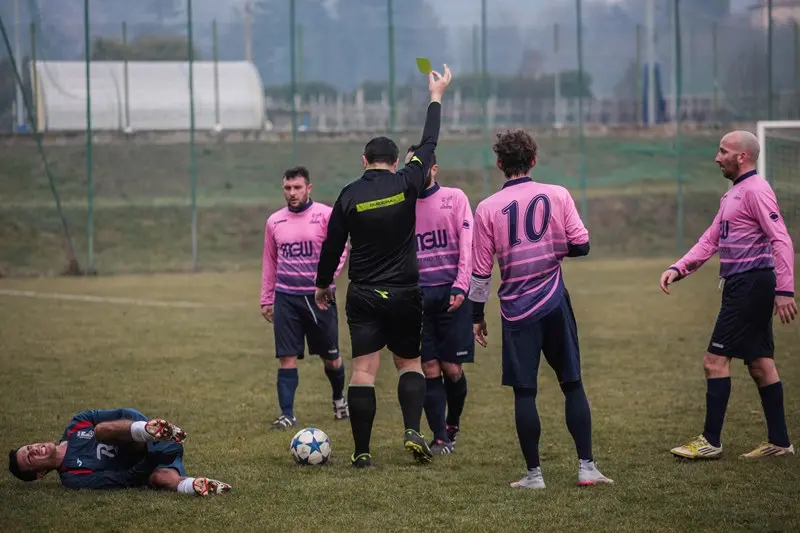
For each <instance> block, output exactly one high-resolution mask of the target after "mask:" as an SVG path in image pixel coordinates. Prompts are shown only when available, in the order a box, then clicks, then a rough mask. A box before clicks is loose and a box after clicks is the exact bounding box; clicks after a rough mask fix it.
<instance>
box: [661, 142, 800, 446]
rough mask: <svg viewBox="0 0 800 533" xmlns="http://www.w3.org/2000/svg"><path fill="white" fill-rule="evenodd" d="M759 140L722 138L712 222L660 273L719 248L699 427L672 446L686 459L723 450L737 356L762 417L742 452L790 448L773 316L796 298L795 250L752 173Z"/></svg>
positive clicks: (790, 310)
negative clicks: (757, 438) (720, 183)
mask: <svg viewBox="0 0 800 533" xmlns="http://www.w3.org/2000/svg"><path fill="white" fill-rule="evenodd" d="M759 150H760V148H759V145H758V140H757V139H756V137H755V136H754V135H753V134H752V133H749V132H746V131H734V132H731V133H729V134H727V135H725V137H723V138H722V141H720V144H719V152H718V153H717V157H716V159H715V160H714V161H715V162H716V163H717V164H718V165H719V167H720V169H721V170H722V175H723V176H725V178H727V179H729V180H731V181H732V182H733V186H732V187H731V188H730V189H729V190H728V192H727V193H726V194H725V195H723V196H722V200H721V201H720V208H719V212H718V213H717V216H716V217H715V218H714V222H713V223H712V224H711V227H710V228H708V229H707V230H706V232H705V233H703V235H702V236H701V237H700V240H699V241H698V242H697V244H695V245H694V247H692V249H691V250H689V252H688V253H687V254H686V255H685V256H683V257H682V258H681V260H680V261H678V262H677V263H675V264H674V265H672V266H671V267H669V269H668V270H666V271H665V272H664V273H663V274H661V290H662V291H664V292H665V293H666V294H669V289H668V287H669V285H671V284H672V283H675V282H676V281H678V280H681V279H683V278H685V277H686V276H688V275H689V274H691V273H692V272H695V271H697V270H698V269H699V268H700V267H701V266H702V265H703V263H705V262H706V261H707V260H708V259H709V258H710V257H711V256H712V255H714V253H715V252H719V258H720V278H721V283H724V289H723V291H722V306H721V308H720V311H719V315H718V316H717V323H716V325H715V326H714V331H713V333H712V334H711V341H710V342H709V345H708V349H707V352H706V355H705V360H704V362H703V366H704V368H705V374H706V380H707V387H708V388H707V392H706V420H705V428H704V430H703V434H702V435H700V436H698V437H696V438H694V439H693V440H691V441H690V442H688V443H686V444H684V445H683V446H678V447H677V448H673V449H672V450H671V452H672V453H673V454H674V455H676V456H679V457H683V458H686V459H711V458H715V457H719V456H720V455H721V454H722V441H721V434H722V423H723V420H724V418H725V410H726V408H727V405H728V398H729V396H730V393H731V377H730V372H731V371H730V365H731V359H741V360H743V361H744V363H745V364H746V365H747V367H748V369H749V370H750V376H752V378H753V381H755V383H756V385H757V386H758V392H759V395H760V396H761V405H762V407H763V409H764V416H765V417H766V420H767V435H768V436H767V441H766V442H764V443H762V444H760V445H759V446H758V447H756V449H754V450H753V451H751V452H749V453H746V454H744V455H742V457H743V458H746V459H757V458H761V457H778V456H785V455H794V446H792V444H791V442H790V441H789V434H788V431H787V430H786V418H785V416H784V411H783V387H782V385H781V381H780V377H778V371H777V370H776V368H775V361H774V355H775V345H774V342H773V338H772V316H773V313H774V314H775V315H778V316H780V319H781V322H783V323H784V324H789V323H790V322H792V321H793V320H794V318H795V316H796V315H797V305H796V304H795V300H794V272H793V270H794V250H793V249H792V240H791V238H790V237H789V234H788V233H787V231H786V226H785V225H784V222H783V217H782V216H781V213H780V208H779V207H778V201H777V199H776V198H775V193H774V192H773V191H772V188H771V187H770V186H769V183H767V181H766V180H765V179H764V178H763V177H762V176H759V175H758V174H757V173H756V170H755V168H756V161H758V154H759Z"/></svg>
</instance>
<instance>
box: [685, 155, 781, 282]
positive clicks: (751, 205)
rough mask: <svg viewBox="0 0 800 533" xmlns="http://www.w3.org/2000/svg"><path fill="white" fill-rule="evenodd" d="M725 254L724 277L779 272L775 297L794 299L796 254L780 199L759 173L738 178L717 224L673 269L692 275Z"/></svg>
mask: <svg viewBox="0 0 800 533" xmlns="http://www.w3.org/2000/svg"><path fill="white" fill-rule="evenodd" d="M715 252H719V261H720V267H719V275H720V277H721V278H726V279H727V278H730V277H731V276H734V275H736V274H742V273H744V272H750V271H753V270H772V269H775V275H776V278H777V280H776V281H777V283H776V287H775V294H777V295H783V296H794V250H793V247H792V239H791V238H790V237H789V233H788V232H787V231H786V225H785V224H784V223H783V217H781V215H780V209H779V208H778V200H777V199H776V198H775V193H774V192H773V191H772V187H770V186H769V183H768V182H767V180H765V179H764V178H762V177H761V176H759V175H758V174H757V173H756V171H751V172H747V173H745V174H744V175H742V176H740V177H739V178H737V179H736V181H735V183H734V185H733V187H732V188H731V189H730V190H729V191H728V192H727V193H725V194H724V195H723V196H722V200H720V207H719V211H718V212H717V216H716V217H714V222H713V223H712V224H711V226H710V227H709V228H708V229H707V230H706V232H705V233H703V235H702V236H701V237H700V240H699V241H697V244H695V245H694V246H693V247H692V249H691V250H689V252H687V254H686V255H684V256H683V257H682V258H681V259H680V260H679V261H678V262H677V263H675V264H674V265H673V266H672V268H673V269H674V270H677V271H678V273H679V274H680V275H681V276H687V275H689V274H691V273H692V272H694V271H696V270H697V269H698V268H700V267H701V266H702V265H703V263H705V262H706V261H708V260H709V259H710V258H711V256H712V255H714V253H715Z"/></svg>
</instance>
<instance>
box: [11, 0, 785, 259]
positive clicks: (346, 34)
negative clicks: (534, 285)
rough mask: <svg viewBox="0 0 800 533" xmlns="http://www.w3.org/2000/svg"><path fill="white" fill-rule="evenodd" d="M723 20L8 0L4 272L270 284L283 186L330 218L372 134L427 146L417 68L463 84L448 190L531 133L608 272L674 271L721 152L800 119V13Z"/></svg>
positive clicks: (450, 131) (445, 149)
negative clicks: (511, 138) (734, 139)
mask: <svg viewBox="0 0 800 533" xmlns="http://www.w3.org/2000/svg"><path fill="white" fill-rule="evenodd" d="M530 4H536V5H530ZM540 4H545V5H544V6H542V5H540ZM729 4H730V3H729V2H726V1H716V0H715V1H708V0H680V1H678V0H652V1H644V2H643V1H635V0H628V1H622V2H580V1H579V0H578V1H575V2H550V3H541V2H540V3H531V2H522V1H521V0H505V1H503V2H500V1H498V2H494V1H493V2H486V1H483V2H482V1H481V0H469V1H458V2H455V1H452V2H451V1H448V0H442V1H440V0H436V2H433V1H431V0H403V2H400V1H399V0H395V1H394V2H392V0H372V1H364V0H338V1H337V2H334V3H331V2H325V1H323V0H253V1H251V0H229V1H228V2H224V1H218V2H212V1H204V0H194V1H193V2H192V1H189V0H174V1H172V0H170V1H165V0H152V1H140V2H123V1H116V0H115V1H110V0H109V1H104V2H99V1H97V0H10V1H8V2H4V3H3V5H2V6H0V17H2V22H3V29H4V30H5V31H4V44H3V46H0V131H1V132H2V136H0V222H2V224H1V225H2V229H0V235H1V236H2V244H0V271H3V272H7V273H30V272H57V271H61V270H63V268H64V265H65V264H70V265H71V266H72V269H73V270H76V264H75V263H76V262H77V263H79V264H80V270H81V271H84V272H86V271H92V270H95V269H96V270H97V271H99V272H101V273H107V272H124V271H165V270H184V269H192V268H204V269H214V268H237V267H243V268H247V267H257V266H258V264H259V261H260V253H261V252H260V250H261V246H262V239H263V223H264V219H265V218H266V217H267V216H268V215H269V213H270V212H271V211H272V210H274V209H276V208H278V207H280V206H281V205H282V203H283V197H282V194H281V186H280V178H281V175H282V173H283V171H284V169H286V168H288V167H290V166H294V165H299V164H302V165H305V166H307V167H308V168H309V169H310V170H311V173H312V180H313V182H314V197H315V199H317V200H319V201H324V202H326V203H332V202H333V201H334V200H335V198H336V196H337V194H338V192H339V190H340V189H341V187H342V186H343V185H344V184H346V183H348V182H349V181H351V180H353V179H355V178H357V177H358V176H359V175H360V171H361V163H360V154H361V151H362V149H363V145H364V143H365V142H366V141H367V140H368V139H369V138H370V137H371V136H373V135H379V134H387V135H391V136H392V137H393V138H394V139H395V140H396V141H397V143H398V145H399V146H400V148H401V151H402V150H404V149H405V148H406V147H407V146H408V145H410V144H412V143H415V142H418V139H419V135H420V130H421V128H422V122H423V120H424V115H425V108H426V104H427V98H428V95H427V88H426V78H425V76H423V75H422V74H420V73H419V72H418V71H417V70H416V64H415V58H417V57H429V58H430V59H431V61H432V63H433V64H434V66H438V65H441V64H442V63H445V62H446V63H448V65H449V66H451V68H452V69H453V72H454V76H455V79H454V82H453V84H452V86H451V88H450V90H449V92H448V94H447V96H446V100H445V103H444V119H443V128H442V136H441V142H440V145H439V148H438V150H437V156H438V159H439V163H440V166H441V168H442V170H441V172H440V176H439V179H440V181H442V182H443V183H445V184H447V185H450V186H456V187H461V188H463V189H464V190H465V192H467V194H468V195H469V196H470V199H471V201H472V204H473V208H474V206H475V205H476V204H477V202H478V201H480V200H481V199H482V198H484V197H485V196H486V195H487V194H489V193H491V192H493V191H495V190H497V188H498V186H499V184H500V183H501V182H502V176H501V175H500V174H499V172H497V170H496V169H495V168H494V160H493V157H492V153H491V144H492V142H493V140H494V133H495V132H496V131H499V130H502V129H505V128H513V127H522V128H526V129H528V130H530V131H532V132H534V133H535V135H536V137H537V140H538V142H539V145H540V160H539V165H538V166H537V167H536V169H534V171H533V176H534V178H535V179H538V180H541V181H546V182H551V183H558V184H562V185H564V186H566V187H568V188H569V189H570V190H571V191H572V193H573V195H574V197H575V199H576V203H577V204H578V205H579V207H580V209H581V212H582V214H583V216H584V218H585V219H586V221H587V224H588V226H589V229H590V231H591V233H592V235H593V255H595V254H596V255H606V256H617V255H620V256H621V255H624V256H644V255H674V254H676V253H678V252H681V251H683V250H685V249H686V247H688V246H689V245H690V244H691V243H692V241H693V240H694V239H695V238H696V237H697V235H699V234H700V232H702V231H703V230H704V229H705V227H707V225H708V224H709V223H710V221H711V219H712V217H713V212H714V211H715V209H716V206H717V205H718V199H719V195H720V194H721V193H722V192H723V191H724V190H725V188H726V183H725V181H724V180H723V179H722V178H721V176H720V174H719V171H718V169H717V168H716V167H715V165H714V164H713V158H714V154H715V152H716V147H717V143H718V141H719V137H720V136H721V135H722V134H724V133H725V131H727V130H730V129H734V128H747V129H750V130H752V131H755V122H756V121H758V120H767V119H773V120H778V119H781V120H790V119H800V32H799V31H798V24H797V20H798V19H800V14H798V13H795V12H794V11H791V10H779V11H776V10H773V12H772V15H771V16H770V13H769V11H768V9H767V8H766V7H763V8H752V9H749V10H747V11H741V12H735V11H731V10H730V5H729ZM763 4H764V6H766V5H767V2H763ZM798 9H800V8H798ZM190 20H191V24H190ZM770 20H771V21H772V22H771V23H770ZM579 21H580V23H579ZM578 28H580V31H578ZM190 29H191V31H190ZM87 51H88V60H87ZM15 65H16V67H17V68H16V70H17V73H16V74H15V72H14V70H15V69H14V66H15ZM18 79H19V82H21V83H18V81H17V80H18ZM190 80H193V83H192V82H190ZM24 102H27V106H26V105H25V104H24ZM87 110H89V112H88V113H87ZM40 146H41V149H40ZM780 153H784V152H780ZM780 157H783V156H780ZM795 168H797V167H796V166H795ZM781 172H783V174H781V182H782V183H784V182H788V181H789V180H791V179H793V176H795V177H796V171H791V170H783V171H781ZM784 174H786V175H788V176H789V177H788V178H786V177H784ZM791 190H792V191H793V190H794V189H791ZM778 192H779V194H783V193H782V192H781V189H780V188H778ZM56 197H57V198H58V201H60V204H58V203H57V201H56ZM787 201H789V202H791V199H789V200H787ZM792 209H793V208H792ZM795 218H796V217H795ZM792 220H793V219H790V218H789V217H787V221H790V222H791V221H792ZM73 249H74V250H75V252H74V254H75V257H74V258H73V257H72V253H73V252H72V251H71V250H73ZM71 259H76V260H77V261H71Z"/></svg>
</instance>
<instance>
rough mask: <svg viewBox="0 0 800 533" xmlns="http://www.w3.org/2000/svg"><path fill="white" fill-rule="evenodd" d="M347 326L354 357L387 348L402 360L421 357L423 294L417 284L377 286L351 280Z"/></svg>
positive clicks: (346, 308) (346, 309)
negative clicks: (359, 283) (360, 283)
mask: <svg viewBox="0 0 800 533" xmlns="http://www.w3.org/2000/svg"><path fill="white" fill-rule="evenodd" d="M345 312H346V313H347V325H348V326H349V327H350V341H351V344H352V347H353V357H360V356H362V355H367V354H370V353H374V352H377V351H380V350H382V349H383V348H384V346H385V347H387V348H389V351H390V352H392V353H393V354H394V355H396V356H398V357H401V358H403V359H416V358H417V357H419V344H420V335H421V332H422V295H421V294H420V288H419V287H418V286H416V285H412V286H408V287H376V286H368V285H358V284H355V283H351V284H350V285H349V286H348V288H347V304H346V307H345Z"/></svg>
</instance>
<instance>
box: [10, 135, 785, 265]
mask: <svg viewBox="0 0 800 533" xmlns="http://www.w3.org/2000/svg"><path fill="white" fill-rule="evenodd" d="M416 140H417V139H416V137H415V138H412V137H410V136H408V137H406V138H402V137H398V138H397V141H398V143H399V145H400V146H401V147H402V148H405V147H406V146H408V145H409V144H411V143H412V142H415V141H416ZM538 141H539V144H540V157H539V165H538V166H537V168H536V169H535V170H534V172H533V176H534V177H535V179H537V180H540V181H544V182H550V183H558V184H562V185H565V186H567V187H568V188H569V189H570V190H571V192H572V193H573V195H574V197H575V198H576V202H578V203H579V204H580V197H581V182H580V179H579V176H580V158H579V152H578V142H577V140H576V139H574V138H571V137H568V136H564V137H561V136H552V135H551V136H542V137H540V138H539V139H538ZM72 142H73V143H74V141H72ZM717 142H718V138H717V136H716V134H709V135H697V136H692V137H689V136H687V138H686V139H685V141H684V145H685V146H686V148H685V150H684V151H683V152H682V157H681V160H680V162H681V176H682V179H683V181H684V218H683V229H682V230H681V228H680V226H679V223H678V199H677V190H678V186H677V181H676V177H677V173H676V172H677V167H676V158H675V156H674V155H673V152H672V140H671V139H661V138H652V139H646V138H638V137H635V136H629V137H588V138H587V140H586V169H587V172H586V176H587V179H586V196H587V205H586V207H587V209H588V214H584V218H585V221H586V223H587V226H588V227H589V230H590V232H591V234H592V245H593V254H596V255H597V256H603V257H607V258H614V257H620V256H631V255H633V256H639V257H648V256H664V255H674V254H676V253H677V252H676V250H677V247H678V246H679V244H681V243H680V241H679V240H678V235H679V234H680V232H681V231H682V234H683V236H684V242H683V246H684V247H686V246H688V245H690V244H691V242H693V240H694V239H695V238H696V237H697V236H698V235H700V233H702V232H703V231H704V230H705V228H706V227H707V226H708V224H709V223H710V222H711V220H712V219H713V215H714V212H715V211H716V208H717V206H718V205H719V196H720V194H722V193H723V192H724V191H725V188H726V182H725V180H724V179H722V177H721V176H720V174H719V170H718V168H717V167H716V165H714V162H713V159H714V154H715V151H716V146H717ZM45 149H46V153H47V157H48V160H49V162H50V164H51V166H52V169H53V174H54V176H55V181H56V184H57V188H58V191H59V193H60V195H61V198H62V201H63V203H64V206H65V214H66V217H67V219H68V221H69V224H70V226H71V229H72V233H73V235H74V240H75V246H76V248H77V255H78V260H79V261H80V263H81V265H84V266H85V264H86V258H87V211H86V198H87V185H86V159H85V148H84V147H83V146H82V145H81V144H80V143H75V144H72V145H67V144H59V143H57V142H56V141H50V142H48V144H47V145H46V147H45ZM362 150H363V143H360V142H359V143H357V142H333V141H324V142H315V143H314V142H310V141H304V140H301V141H300V142H299V143H298V147H297V160H298V162H300V163H302V164H305V165H307V166H308V167H309V168H310V169H311V172H312V178H313V181H314V193H313V194H314V197H315V198H316V199H317V200H321V201H325V202H328V203H332V202H333V201H334V200H335V198H336V196H337V194H338V192H339V190H340V189H341V187H342V186H343V185H345V184H346V183H348V182H349V181H351V180H353V179H354V178H356V177H358V176H359V175H360V172H361V167H360V160H359V155H360V154H361V151H362ZM483 150H484V144H483V143H482V142H481V141H480V140H474V139H473V140H465V139H462V140H455V139H449V140H448V139H444V140H442V141H441V143H440V145H439V147H438V148H437V157H438V159H439V163H440V165H441V167H442V170H441V173H440V176H439V179H440V181H441V182H442V183H443V184H445V185H449V186H456V187H460V188H462V189H463V190H464V191H465V192H466V193H467V194H468V196H469V197H470V200H471V202H472V205H473V208H474V207H475V206H476V205H477V203H478V202H479V201H480V200H481V199H483V197H484V171H483V165H484V151H483ZM0 151H1V152H2V153H0V274H5V275H11V276H14V275H28V274H40V273H57V272H59V271H61V270H62V269H63V268H64V266H65V265H66V259H65V257H66V255H65V250H66V246H65V242H64V239H63V238H62V235H61V231H60V223H59V219H58V215H57V211H56V210H55V208H54V207H53V205H54V203H53V199H52V194H51V192H50V186H49V184H48V181H47V178H46V176H45V174H44V172H43V170H42V164H41V160H40V158H39V156H38V154H37V152H36V150H35V147H34V146H32V145H28V144H23V143H17V144H14V145H11V144H3V145H0ZM93 153H94V156H93V158H92V174H93V180H94V192H95V203H94V207H95V212H94V254H95V267H96V269H97V270H98V271H99V272H100V274H109V273H142V272H164V271H181V270H184V271H185V270H187V269H189V268H190V267H191V233H190V221H191V211H190V207H189V206H190V204H189V199H190V180H189V148H188V146H187V145H185V144H156V143H145V142H143V141H136V142H134V141H131V142H119V141H118V142H114V143H98V144H96V145H95V147H94V151H93ZM291 164H292V150H291V143H269V142H253V141H249V142H223V143H206V144H199V145H198V147H197V197H198V205H199V209H198V228H199V230H198V243H199V262H200V266H201V268H202V269H204V270H223V269H224V270H228V269H241V268H251V267H257V266H258V261H259V259H260V255H261V253H260V248H261V246H262V239H263V235H262V233H263V224H264V220H265V218H266V217H267V216H268V215H269V213H270V212H271V211H272V210H274V209H275V208H277V207H279V206H280V205H281V204H282V201H283V199H282V196H281V193H280V177H281V175H282V173H283V170H284V169H286V168H288V167H289V166H291ZM501 183H502V176H501V175H500V173H499V172H498V171H497V170H496V169H494V170H492V171H491V172H490V173H489V182H488V187H487V190H488V191H489V192H492V191H495V190H497V189H498V188H499V186H500V184H501ZM796 203H797V202H796V198H793V200H792V205H794V204H796ZM787 219H788V217H787ZM798 236H799V237H800V235H798Z"/></svg>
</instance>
